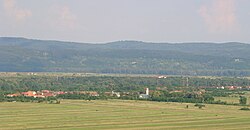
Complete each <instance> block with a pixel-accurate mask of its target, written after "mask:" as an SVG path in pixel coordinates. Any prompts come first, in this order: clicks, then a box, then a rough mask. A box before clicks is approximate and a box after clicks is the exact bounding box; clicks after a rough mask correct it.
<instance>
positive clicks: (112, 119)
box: [0, 100, 250, 130]
mask: <svg viewBox="0 0 250 130" xmlns="http://www.w3.org/2000/svg"><path fill="white" fill-rule="evenodd" d="M186 105H189V108H188V109H187V108H186ZM240 108H241V107H239V106H224V105H206V107H205V108H203V109H199V108H197V107H194V104H184V103H183V104H181V103H165V102H147V101H125V100H107V101H100V100H98V101H80V100H64V101H62V102H61V104H38V103H18V102H16V103H0V129H1V130H15V129H50V130H51V129H52V130H64V129H71V130H72V129H79V130H82V129H86V130H90V129H121V130H132V129H136V130H137V129H171V130H183V129H189V130H194V129H200V130H206V129H209V130H211V129H220V130H223V129H230V130H233V129H235V130H238V129H241V130H243V129H250V124H249V122H250V116H249V115H250V112H249V111H241V110H239V109H240Z"/></svg>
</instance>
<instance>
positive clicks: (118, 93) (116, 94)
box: [112, 91, 121, 98]
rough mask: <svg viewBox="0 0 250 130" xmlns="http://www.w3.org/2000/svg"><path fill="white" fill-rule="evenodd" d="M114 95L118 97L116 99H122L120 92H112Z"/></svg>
mask: <svg viewBox="0 0 250 130" xmlns="http://www.w3.org/2000/svg"><path fill="white" fill-rule="evenodd" d="M112 95H114V96H116V97H118V98H119V97H121V94H120V92H114V91H112Z"/></svg>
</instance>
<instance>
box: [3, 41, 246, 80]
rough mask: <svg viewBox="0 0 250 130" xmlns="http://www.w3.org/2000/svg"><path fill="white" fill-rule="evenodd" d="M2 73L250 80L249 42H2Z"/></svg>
mask: <svg viewBox="0 0 250 130" xmlns="http://www.w3.org/2000/svg"><path fill="white" fill-rule="evenodd" d="M0 71H4V72H14V71H15V72H93V73H127V74H166V75H217V76H250V44H243V43H233V42H232V43H178V44H170V43H145V42H138V41H118V42H112V43H106V44H88V43H73V42H60V41H45V40H31V39H25V38H8V37H2V38H0Z"/></svg>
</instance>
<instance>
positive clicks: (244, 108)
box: [240, 107, 250, 111]
mask: <svg viewBox="0 0 250 130" xmlns="http://www.w3.org/2000/svg"><path fill="white" fill-rule="evenodd" d="M240 110H243V111H250V108H248V107H243V108H241V109H240Z"/></svg>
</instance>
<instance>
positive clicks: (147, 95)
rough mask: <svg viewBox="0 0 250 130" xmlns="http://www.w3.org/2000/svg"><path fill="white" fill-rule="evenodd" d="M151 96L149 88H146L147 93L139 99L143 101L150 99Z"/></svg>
mask: <svg viewBox="0 0 250 130" xmlns="http://www.w3.org/2000/svg"><path fill="white" fill-rule="evenodd" d="M149 97H150V96H149V88H146V92H145V94H140V95H139V98H141V99H148V98H149Z"/></svg>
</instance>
